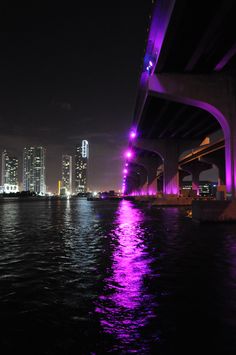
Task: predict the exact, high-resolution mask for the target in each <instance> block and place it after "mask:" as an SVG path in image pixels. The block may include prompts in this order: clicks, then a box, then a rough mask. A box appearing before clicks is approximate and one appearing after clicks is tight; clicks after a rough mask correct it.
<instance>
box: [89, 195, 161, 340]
mask: <svg viewBox="0 0 236 355" xmlns="http://www.w3.org/2000/svg"><path fill="white" fill-rule="evenodd" d="M143 218H144V216H143V213H142V212H141V211H140V210H138V209H137V208H135V207H133V205H132V203H131V202H130V201H126V200H122V201H121V204H120V206H119V209H118V212H117V220H116V224H117V226H116V228H115V230H114V231H113V233H112V242H113V243H114V245H115V246H116V248H115V250H114V254H113V263H112V268H111V276H110V277H109V278H108V279H107V280H106V284H107V285H108V286H107V287H108V289H106V290H105V292H104V295H102V296H101V297H100V302H99V304H98V305H97V308H96V311H97V312H98V313H99V315H100V322H101V325H102V327H103V329H104V331H105V332H106V333H109V334H112V335H113V336H115V337H116V338H117V339H119V341H120V342H121V344H123V345H124V346H127V345H132V346H134V343H135V342H136V341H137V339H139V341H140V334H139V332H140V329H141V328H142V327H144V326H145V325H146V324H147V322H148V319H149V318H150V317H152V316H153V308H154V302H153V299H152V296H151V295H150V294H149V293H148V292H147V289H145V287H144V278H145V277H147V276H148V275H149V274H150V273H151V269H150V263H151V261H152V259H151V258H150V256H149V254H148V252H147V251H146V248H145V244H144V233H145V230H144V228H143V227H142V222H143ZM137 345H138V344H137ZM139 346H141V344H139ZM142 346H144V345H142ZM142 346H141V347H142Z"/></svg>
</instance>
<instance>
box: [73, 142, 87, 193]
mask: <svg viewBox="0 0 236 355" xmlns="http://www.w3.org/2000/svg"><path fill="white" fill-rule="evenodd" d="M88 162H89V143H88V141H87V140H82V142H81V143H80V144H79V145H77V146H76V154H75V193H76V194H78V193H86V192H87V190H88Z"/></svg>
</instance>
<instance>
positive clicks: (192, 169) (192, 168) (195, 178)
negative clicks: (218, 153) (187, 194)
mask: <svg viewBox="0 0 236 355" xmlns="http://www.w3.org/2000/svg"><path fill="white" fill-rule="evenodd" d="M211 168H212V164H211V163H210V162H206V161H205V160H204V161H202V160H196V161H193V162H191V163H188V164H186V165H184V166H182V169H183V170H185V171H187V172H188V173H190V174H191V175H192V190H193V191H196V194H197V196H199V192H200V191H199V180H200V179H199V177H200V174H201V173H202V172H203V171H205V170H208V169H211Z"/></svg>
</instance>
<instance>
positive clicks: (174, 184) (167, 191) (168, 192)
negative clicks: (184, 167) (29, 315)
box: [134, 138, 199, 197]
mask: <svg viewBox="0 0 236 355" xmlns="http://www.w3.org/2000/svg"><path fill="white" fill-rule="evenodd" d="M198 143H199V141H183V142H181V141H180V140H175V139H159V140H155V139H141V138H140V139H137V141H136V142H135V143H134V145H135V146H136V147H137V148H141V149H144V150H148V151H150V152H154V153H156V154H157V155H159V156H160V157H161V160H162V163H163V194H164V195H165V196H166V197H167V196H178V195H179V170H178V165H179V164H178V162H179V156H180V155H181V153H183V152H184V151H185V150H187V149H191V148H193V147H196V146H197V145H198Z"/></svg>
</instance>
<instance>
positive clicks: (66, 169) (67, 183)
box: [62, 155, 72, 194]
mask: <svg viewBox="0 0 236 355" xmlns="http://www.w3.org/2000/svg"><path fill="white" fill-rule="evenodd" d="M62 187H63V188H64V189H65V191H66V193H67V194H71V193H72V156H71V155H62Z"/></svg>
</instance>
